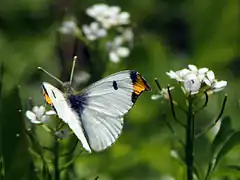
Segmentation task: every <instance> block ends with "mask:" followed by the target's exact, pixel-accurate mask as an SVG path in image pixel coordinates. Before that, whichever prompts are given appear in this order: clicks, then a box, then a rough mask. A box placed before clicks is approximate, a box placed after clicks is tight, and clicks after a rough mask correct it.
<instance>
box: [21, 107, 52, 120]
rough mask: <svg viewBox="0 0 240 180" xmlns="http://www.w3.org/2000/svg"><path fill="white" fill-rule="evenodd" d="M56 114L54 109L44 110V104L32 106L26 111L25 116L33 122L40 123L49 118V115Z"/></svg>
mask: <svg viewBox="0 0 240 180" xmlns="http://www.w3.org/2000/svg"><path fill="white" fill-rule="evenodd" d="M54 114H56V113H55V111H53V110H50V111H46V109H45V107H44V106H39V107H38V106H34V107H33V109H32V111H30V110H28V111H26V117H27V118H28V119H29V120H30V122H31V123H33V124H42V123H45V122H47V121H48V120H49V119H50V116H51V115H54Z"/></svg>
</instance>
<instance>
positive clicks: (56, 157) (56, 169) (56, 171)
mask: <svg viewBox="0 0 240 180" xmlns="http://www.w3.org/2000/svg"><path fill="white" fill-rule="evenodd" d="M58 149H59V142H58V140H57V139H56V140H55V144H54V178H55V180H60V173H59V172H60V171H59V167H58V163H59V152H58Z"/></svg>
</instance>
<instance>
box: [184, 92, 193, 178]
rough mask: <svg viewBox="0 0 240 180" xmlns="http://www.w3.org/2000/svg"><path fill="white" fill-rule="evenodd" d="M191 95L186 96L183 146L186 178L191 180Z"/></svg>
mask: <svg viewBox="0 0 240 180" xmlns="http://www.w3.org/2000/svg"><path fill="white" fill-rule="evenodd" d="M192 101H193V99H192V97H191V96H189V98H188V112H187V123H186V146H185V158H186V167H187V180H193V162H194V155H193V148H194V115H193V108H192V103H193V102H192Z"/></svg>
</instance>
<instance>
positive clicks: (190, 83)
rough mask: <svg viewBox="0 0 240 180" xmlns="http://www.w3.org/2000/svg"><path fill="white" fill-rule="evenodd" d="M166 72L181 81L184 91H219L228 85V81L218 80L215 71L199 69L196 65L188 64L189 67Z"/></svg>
mask: <svg viewBox="0 0 240 180" xmlns="http://www.w3.org/2000/svg"><path fill="white" fill-rule="evenodd" d="M166 74H167V75H168V76H169V77H170V78H171V79H175V80H177V81H178V82H180V83H181V84H182V85H183V86H182V87H183V91H184V92H185V93H190V94H197V93H198V92H199V91H200V90H203V91H211V92H218V91H222V90H223V89H224V88H225V87H226V86H227V81H218V80H217V79H216V78H215V75H214V72H213V71H211V70H209V69H208V68H200V69H198V68H197V67H196V66H195V65H188V69H182V70H179V71H176V72H174V71H172V70H171V71H169V72H167V73H166Z"/></svg>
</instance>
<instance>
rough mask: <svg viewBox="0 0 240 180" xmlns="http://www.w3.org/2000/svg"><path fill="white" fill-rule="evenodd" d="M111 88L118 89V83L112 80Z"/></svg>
mask: <svg viewBox="0 0 240 180" xmlns="http://www.w3.org/2000/svg"><path fill="white" fill-rule="evenodd" d="M113 88H114V89H115V90H118V84H117V82H116V81H113Z"/></svg>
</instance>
